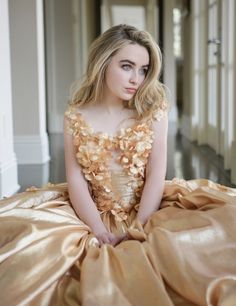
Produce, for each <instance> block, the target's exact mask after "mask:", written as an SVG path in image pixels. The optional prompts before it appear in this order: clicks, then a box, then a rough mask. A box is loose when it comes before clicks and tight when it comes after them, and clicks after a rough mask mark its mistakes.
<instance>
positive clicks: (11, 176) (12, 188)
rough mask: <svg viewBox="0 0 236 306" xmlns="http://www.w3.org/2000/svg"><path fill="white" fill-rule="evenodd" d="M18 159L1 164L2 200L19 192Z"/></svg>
mask: <svg viewBox="0 0 236 306" xmlns="http://www.w3.org/2000/svg"><path fill="white" fill-rule="evenodd" d="M19 188H20V186H19V184H18V179H17V163H16V157H15V155H13V156H12V157H11V158H10V159H9V160H7V161H5V162H0V198H2V197H9V196H11V195H13V194H14V193H16V192H17V191H18V190H19Z"/></svg>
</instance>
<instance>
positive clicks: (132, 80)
mask: <svg viewBox="0 0 236 306" xmlns="http://www.w3.org/2000/svg"><path fill="white" fill-rule="evenodd" d="M130 83H132V84H138V72H137V71H135V70H133V71H132V74H131V76H130Z"/></svg>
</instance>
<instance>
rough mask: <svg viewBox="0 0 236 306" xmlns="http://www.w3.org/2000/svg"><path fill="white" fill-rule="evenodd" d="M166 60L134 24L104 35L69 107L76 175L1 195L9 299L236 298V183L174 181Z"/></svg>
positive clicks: (1, 285)
mask: <svg viewBox="0 0 236 306" xmlns="http://www.w3.org/2000/svg"><path fill="white" fill-rule="evenodd" d="M160 68H161V61H160V52H159V49H158V46H157V45H156V44H155V42H154V41H153V39H152V38H151V36H150V35H149V34H148V33H146V32H143V31H138V30H137V29H136V28H134V27H131V26H127V25H119V26H116V27H113V28H111V29H109V30H108V31H106V32H105V33H104V34H102V35H101V36H100V37H99V38H98V39H97V40H96V41H95V42H94V43H93V44H92V46H91V50H90V54H89V59H88V68H87V73H86V78H85V80H84V82H83V83H82V85H81V86H80V87H79V88H77V87H75V90H74V94H73V95H72V99H71V105H70V106H69V108H68V110H67V111H66V113H65V121H64V129H65V133H64V135H65V160H66V172H67V182H68V185H67V184H59V185H54V186H48V187H45V188H41V189H31V190H29V191H27V192H25V193H21V194H18V195H16V196H14V197H12V198H9V199H5V200H3V201H1V206H0V208H1V214H0V217H1V223H0V224H1V246H2V247H1V258H2V259H1V265H0V276H1V277H0V292H1V293H0V296H1V301H2V304H3V305H89V306H91V305H96V306H98V305H103V306H106V305H109V306H110V305H122V306H123V305H135V306H139V305H140V306H141V305H149V306H152V305H164V306H168V305H227V306H229V305H234V304H233V303H235V300H236V263H235V259H234V258H236V245H235V233H236V222H235V213H236V190H235V189H230V188H227V187H225V186H220V185H217V184H214V183H213V182H210V181H207V180H193V181H188V182H186V181H183V180H182V181H180V180H176V179H175V180H173V181H172V182H168V181H167V182H165V171H166V138H167V111H168V109H167V108H168V107H167V102H166V98H165V93H164V90H163V86H162V84H161V83H160V82H159V81H158V75H159V72H160ZM159 208H161V209H160V210H159Z"/></svg>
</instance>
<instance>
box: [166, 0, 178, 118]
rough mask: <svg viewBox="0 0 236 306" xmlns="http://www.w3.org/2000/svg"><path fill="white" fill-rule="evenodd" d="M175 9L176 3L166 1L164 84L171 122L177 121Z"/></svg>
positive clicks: (169, 0)
mask: <svg viewBox="0 0 236 306" xmlns="http://www.w3.org/2000/svg"><path fill="white" fill-rule="evenodd" d="M173 8H174V1H172V0H165V1H164V54H163V62H164V83H165V85H166V86H167V87H168V88H169V90H170V96H169V97H168V98H169V100H170V104H171V112H170V115H169V119H170V121H177V109H176V65H175V57H174V48H173Z"/></svg>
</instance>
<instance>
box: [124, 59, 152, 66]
mask: <svg viewBox="0 0 236 306" xmlns="http://www.w3.org/2000/svg"><path fill="white" fill-rule="evenodd" d="M120 63H129V64H131V65H133V66H136V64H135V62H132V61H130V60H128V59H124V60H121V61H120ZM142 67H149V65H143V66H142Z"/></svg>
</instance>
